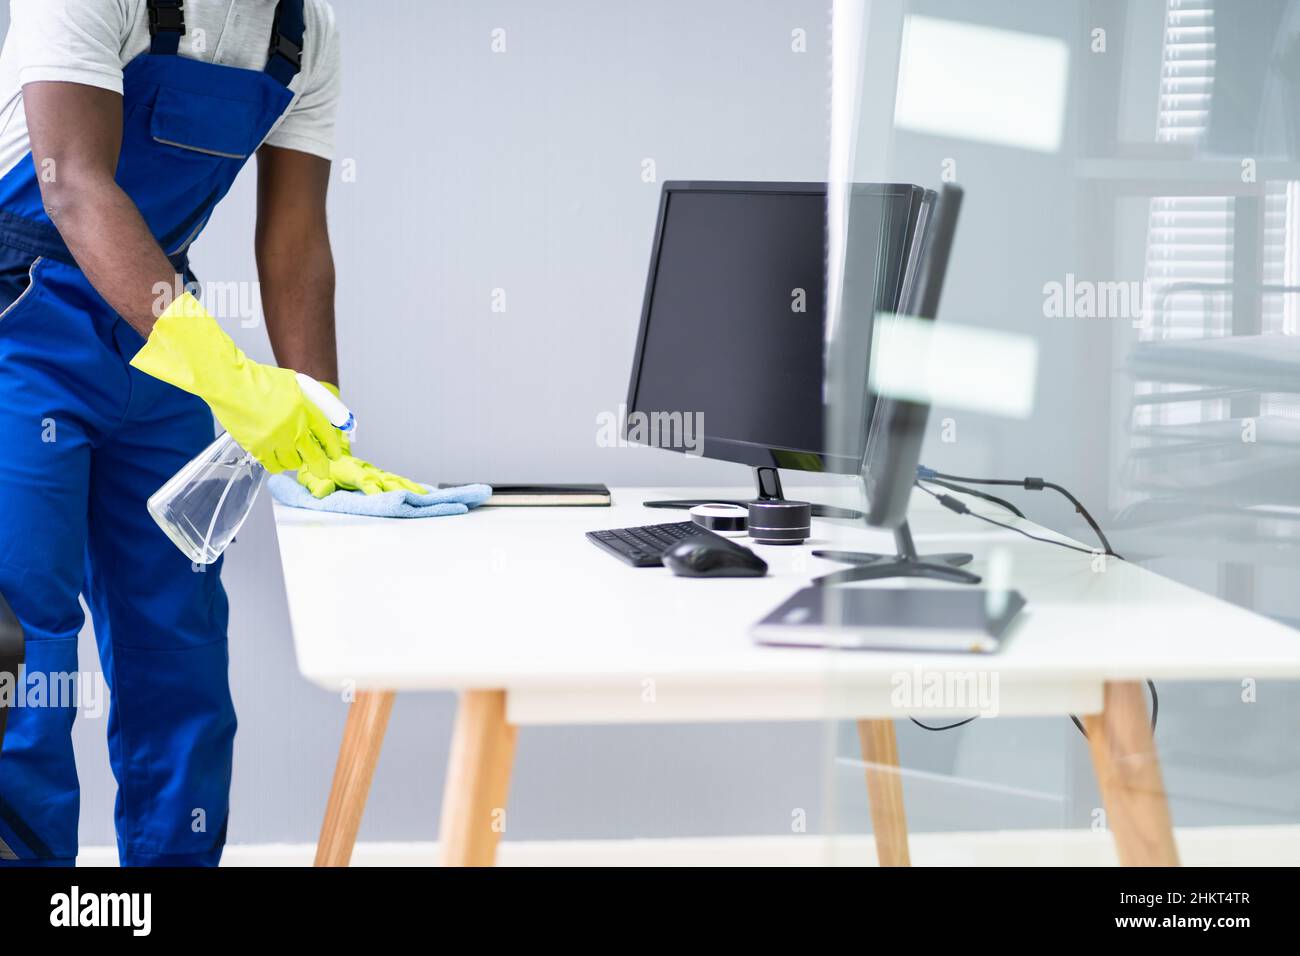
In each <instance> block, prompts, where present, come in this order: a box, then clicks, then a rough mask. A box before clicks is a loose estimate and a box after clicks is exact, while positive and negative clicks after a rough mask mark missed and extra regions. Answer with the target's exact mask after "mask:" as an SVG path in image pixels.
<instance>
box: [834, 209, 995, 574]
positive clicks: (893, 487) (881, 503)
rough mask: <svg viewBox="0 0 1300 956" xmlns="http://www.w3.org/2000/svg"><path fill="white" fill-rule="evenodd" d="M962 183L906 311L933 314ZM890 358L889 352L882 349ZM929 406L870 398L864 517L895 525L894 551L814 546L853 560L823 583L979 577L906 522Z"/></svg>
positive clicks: (921, 261) (931, 241)
mask: <svg viewBox="0 0 1300 956" xmlns="http://www.w3.org/2000/svg"><path fill="white" fill-rule="evenodd" d="M961 202H962V190H961V187H959V186H952V185H949V186H945V187H944V188H943V190H942V192H940V193H939V196H938V199H937V200H936V201H935V202H934V205H933V209H932V210H930V213H929V215H928V217H927V221H926V223H925V224H924V227H923V229H922V232H921V234H920V237H919V242H918V246H917V249H918V255H917V258H916V260H915V268H914V270H913V274H912V275H909V276H908V278H907V279H906V280H905V285H906V295H905V297H904V301H903V308H902V309H901V310H900V312H901V314H903V315H905V316H909V317H914V318H919V319H933V318H934V317H935V316H936V315H937V314H938V311H939V298H940V295H941V293H942V292H943V283H944V278H945V277H946V275H947V272H948V259H949V257H950V255H951V253H952V246H953V240H954V238H955V236H956V233H957V216H958V213H959V212H960V210H961ZM877 358H878V360H880V361H888V357H887V356H886V355H885V354H883V353H882V354H880V355H878V356H877ZM929 414H930V406H929V405H928V404H926V403H922V402H913V401H904V400H902V399H896V398H889V397H886V396H878V397H876V398H875V400H874V402H873V404H872V412H871V417H870V426H869V428H868V430H867V436H866V443H865V446H864V448H863V456H862V463H861V478H862V485H863V490H864V492H865V494H866V499H867V514H866V516H865V520H866V522H867V524H869V525H872V526H873V527H878V528H888V529H891V530H892V531H893V532H894V542H895V545H896V547H897V549H898V552H897V554H868V553H861V552H851V551H814V552H813V554H814V555H815V556H816V557H820V558H830V559H832V560H837V561H844V562H847V563H850V564H854V565H856V567H853V568H849V569H847V570H844V571H837V572H835V573H834V574H828V575H826V576H824V577H821V578H817V579H816V582H815V583H817V584H820V585H830V584H847V583H849V582H852V581H867V580H874V579H880V578H894V577H925V578H937V579H940V580H945V581H954V582H957V583H961V584H978V583H979V580H980V579H979V577H978V576H977V575H975V574H972V573H971V572H970V571H965V570H963V569H962V568H961V567H960V565H963V564H968V563H970V561H971V555H969V554H961V553H951V554H927V555H919V554H917V552H916V547H915V545H914V544H913V542H912V533H911V530H910V529H909V527H908V524H907V506H908V503H909V502H910V500H911V497H912V487H913V485H914V484H915V483H916V468H917V465H918V464H920V460H921V444H922V442H923V441H924V438H925V426H926V422H927V420H928V418H929Z"/></svg>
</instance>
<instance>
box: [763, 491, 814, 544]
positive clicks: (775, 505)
mask: <svg viewBox="0 0 1300 956" xmlns="http://www.w3.org/2000/svg"><path fill="white" fill-rule="evenodd" d="M811 531H812V505H810V504H809V503H808V502H806V501H783V500H772V501H751V502H750V503H749V536H750V537H751V538H753V539H754V540H755V541H758V542H761V543H762V544H803V543H804V541H806V540H807V539H808V535H809V533H810V532H811Z"/></svg>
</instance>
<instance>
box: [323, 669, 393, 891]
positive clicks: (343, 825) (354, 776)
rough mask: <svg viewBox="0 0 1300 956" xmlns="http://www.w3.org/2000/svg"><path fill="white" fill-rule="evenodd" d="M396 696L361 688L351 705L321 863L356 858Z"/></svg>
mask: <svg viewBox="0 0 1300 956" xmlns="http://www.w3.org/2000/svg"><path fill="white" fill-rule="evenodd" d="M395 696H396V695H395V694H394V693H393V692H392V691H388V690H365V691H358V692H357V697H356V700H354V701H353V702H352V703H351V704H350V705H349V706H348V721H347V724H346V726H344V728H343V744H342V746H340V747H339V761H338V763H337V764H336V765H335V767H334V784H333V786H332V787H331V788H330V799H329V803H328V804H327V805H326V807H325V822H324V823H322V824H321V828H320V842H319V843H317V844H316V865H317V866H347V865H348V863H349V862H350V861H351V860H352V847H353V845H354V844H355V843H356V842H357V831H358V830H359V829H360V828H361V815H362V814H363V813H365V810H366V797H367V796H368V795H369V793H370V781H371V780H372V779H373V778H374V776H375V765H376V764H378V763H379V751H380V749H381V748H382V747H383V745H384V732H385V731H386V730H387V729H388V717H389V715H390V714H391V713H392V712H393V698H394V697H395Z"/></svg>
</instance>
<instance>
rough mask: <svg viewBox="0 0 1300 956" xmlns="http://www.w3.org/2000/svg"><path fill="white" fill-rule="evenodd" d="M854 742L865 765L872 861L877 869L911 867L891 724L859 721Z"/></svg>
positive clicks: (883, 721) (901, 787)
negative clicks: (873, 840)
mask: <svg viewBox="0 0 1300 956" xmlns="http://www.w3.org/2000/svg"><path fill="white" fill-rule="evenodd" d="M858 739H859V740H860V741H861V742H862V759H863V760H864V761H865V762H866V764H867V801H868V803H869V805H870V807H871V831H872V833H873V835H874V836H875V838H876V857H877V859H878V860H879V862H880V865H881V866H911V865H912V859H911V855H910V854H909V853H908V849H907V814H906V813H905V812H904V810H903V778H902V775H901V774H899V772H898V740H897V738H896V737H895V736H894V722H893V721H892V720H859V721H858Z"/></svg>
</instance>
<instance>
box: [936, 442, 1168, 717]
mask: <svg viewBox="0 0 1300 956" xmlns="http://www.w3.org/2000/svg"><path fill="white" fill-rule="evenodd" d="M917 470H918V472H919V471H921V470H924V471H926V472H927V473H928V477H927V478H926V480H927V481H929V482H931V483H932V484H936V485H940V486H942V487H944V488H951V489H952V490H954V491H970V490H971V489H961V488H955V487H953V486H952V485H950V484H948V483H947V482H946V481H944V480H942V479H948V480H951V481H969V482H971V483H973V484H996V485H1017V484H1020V482H1018V481H1012V480H1010V479H1006V478H998V479H988V480H984V479H975V478H957V477H955V476H952V475H943V476H942V479H940V478H939V473H938V472H934V471H931V470H930V469H928V468H926V469H917ZM1031 481H1032V482H1037V483H1038V487H1037V488H1033V487H1031V486H1030V484H1029V482H1031ZM914 484H915V485H916V487H918V488H920V489H921V490H922V491H924V492H925V493H926V494H927V495H929V496H930V497H932V498H933V499H934V500H935V501H937V502H939V504H941V505H943V506H944V507H945V508H947V509H948V510H949V511H952V512H955V513H956V514H959V515H970V516H971V517H972V518H979V519H980V520H981V521H987V522H988V523H989V524H991V525H996V526H997V527H999V528H1006V529H1007V530H1008V531H1015V532H1017V533H1019V534H1023V535H1024V536H1025V537H1026V538H1030V539H1032V540H1034V541H1042V542H1043V543H1044V544H1055V545H1058V546H1059V547H1062V548H1069V549H1070V550H1071V551H1079V552H1082V553H1083V554H1092V553H1093V552H1092V551H1091V550H1089V549H1088V548H1081V547H1079V546H1077V545H1073V544H1067V543H1066V542H1064V541H1054V540H1053V539H1051V538H1042V537H1039V536H1038V535H1036V534H1030V533H1029V532H1028V531H1025V530H1023V529H1021V528H1017V527H1015V526H1014V525H1009V524H1005V523H1003V522H1001V521H996V520H994V519H993V518H989V517H987V516H986V515H982V514H979V513H978V512H975V511H971V510H970V508H969V507H967V505H966V503H965V502H963V501H959V500H958V499H956V498H954V497H952V495H941V494H938V493H937V492H935V491H933V490H932V489H930V488H927V487H926V486H925V485H924V484H922V483H921V481H920V480H919V479H918V480H917V481H916V482H914ZM1024 487H1025V488H1028V489H1030V490H1040V489H1041V488H1053V489H1056V490H1059V491H1060V492H1061V494H1063V495H1065V497H1067V498H1069V499H1070V500H1071V501H1073V502H1074V503H1075V508H1076V510H1077V511H1078V512H1079V513H1080V514H1082V515H1083V516H1084V517H1085V518H1086V519H1087V521H1088V524H1090V525H1092V527H1093V529H1094V530H1095V531H1096V532H1097V537H1099V538H1100V539H1101V542H1102V544H1103V545H1105V547H1106V554H1108V555H1110V556H1111V557H1113V558H1119V559H1120V560H1121V561H1122V560H1124V559H1123V558H1120V556H1119V555H1118V554H1116V553H1115V552H1114V550H1113V549H1112V548H1111V546H1110V542H1109V541H1107V540H1106V536H1105V535H1104V534H1103V533H1102V531H1101V529H1100V528H1098V527H1097V524H1096V522H1095V521H1093V520H1092V515H1090V514H1088V511H1087V509H1086V508H1084V507H1083V505H1082V504H1080V503H1079V501H1078V499H1077V498H1075V497H1074V495H1072V494H1070V493H1069V492H1068V491H1066V490H1065V489H1064V488H1062V487H1061V486H1060V485H1056V484H1053V483H1051V482H1045V481H1042V479H1031V478H1026V479H1025V484H1024ZM972 493H973V494H976V495H978V496H979V497H991V496H985V495H980V494H979V493H978V492H974V491H972ZM1020 517H1022V518H1023V517H1024V515H1020ZM1147 688H1148V689H1149V690H1150V691H1151V733H1152V735H1153V736H1154V734H1155V732H1156V725H1157V723H1158V722H1159V720H1160V695H1159V694H1157V693H1156V685H1155V681H1152V680H1148V681H1147ZM972 720H975V717H968V718H966V719H965V720H961V721H958V722H957V723H955V724H947V725H945V726H943V727H930V726H928V725H926V724H923V723H921V722H920V721H919V720H917V719H916V718H915V717H913V718H911V721H912V723H914V724H916V725H917V726H918V727H920V728H922V729H923V730H935V731H939V730H952V729H954V728H956V727H963V726H965V725H966V724H969V723H970V722H971V721H972ZM1070 720H1071V721H1073V723H1074V726H1075V727H1077V728H1079V733H1081V734H1083V737H1084V739H1085V740H1087V739H1088V732H1087V731H1086V730H1084V729H1083V722H1082V721H1080V720H1079V718H1078V717H1076V716H1075V715H1074V714H1071V715H1070Z"/></svg>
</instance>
